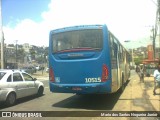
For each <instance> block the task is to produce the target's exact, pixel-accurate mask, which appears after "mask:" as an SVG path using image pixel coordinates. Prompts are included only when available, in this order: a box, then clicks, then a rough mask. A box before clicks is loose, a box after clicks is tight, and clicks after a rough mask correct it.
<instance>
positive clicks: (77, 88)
mask: <svg viewBox="0 0 160 120" xmlns="http://www.w3.org/2000/svg"><path fill="white" fill-rule="evenodd" d="M72 90H76V91H79V90H82V88H80V87H73V88H72Z"/></svg>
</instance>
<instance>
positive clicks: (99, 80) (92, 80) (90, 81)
mask: <svg viewBox="0 0 160 120" xmlns="http://www.w3.org/2000/svg"><path fill="white" fill-rule="evenodd" d="M85 80H86V83H95V82H101V78H100V77H98V78H85Z"/></svg>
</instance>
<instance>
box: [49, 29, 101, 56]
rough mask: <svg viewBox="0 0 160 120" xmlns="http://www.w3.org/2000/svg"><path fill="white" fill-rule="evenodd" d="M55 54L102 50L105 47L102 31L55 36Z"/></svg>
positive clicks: (72, 32)
mask: <svg viewBox="0 0 160 120" xmlns="http://www.w3.org/2000/svg"><path fill="white" fill-rule="evenodd" d="M52 40H53V53H56V52H64V51H66V50H67V51H68V50H72V49H79V50H83V49H85V50H101V49H102V46H103V34H102V29H86V30H76V31H68V32H63V33H58V34H54V35H53V36H52Z"/></svg>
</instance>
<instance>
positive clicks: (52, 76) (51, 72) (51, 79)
mask: <svg viewBox="0 0 160 120" xmlns="http://www.w3.org/2000/svg"><path fill="white" fill-rule="evenodd" d="M49 80H50V81H51V82H55V80H54V73H53V69H52V68H49Z"/></svg>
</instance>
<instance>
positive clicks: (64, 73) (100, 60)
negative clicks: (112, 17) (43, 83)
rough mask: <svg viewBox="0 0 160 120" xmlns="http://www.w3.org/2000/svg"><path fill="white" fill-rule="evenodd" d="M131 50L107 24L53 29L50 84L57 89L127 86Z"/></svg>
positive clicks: (94, 90)
mask: <svg viewBox="0 0 160 120" xmlns="http://www.w3.org/2000/svg"><path fill="white" fill-rule="evenodd" d="M129 56H130V55H129V53H128V52H127V50H126V49H125V48H124V47H123V46H122V44H121V43H120V42H119V41H118V39H117V38H116V37H115V36H114V35H113V34H112V33H111V32H110V31H109V30H108V28H107V26H106V25H81V26H73V27H65V28H61V29H56V30H52V31H50V35H49V86H50V91H51V92H55V93H76V94H106V93H114V92H117V91H118V90H119V89H120V90H123V89H124V85H125V83H126V81H127V80H128V78H129V75H130V70H129V60H130V57H129Z"/></svg>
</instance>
